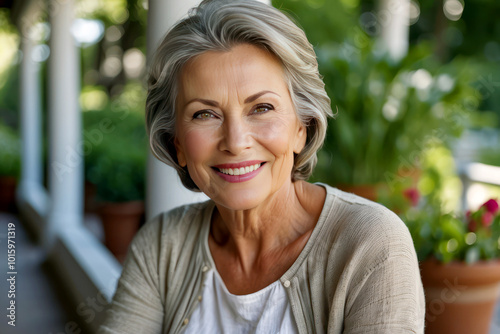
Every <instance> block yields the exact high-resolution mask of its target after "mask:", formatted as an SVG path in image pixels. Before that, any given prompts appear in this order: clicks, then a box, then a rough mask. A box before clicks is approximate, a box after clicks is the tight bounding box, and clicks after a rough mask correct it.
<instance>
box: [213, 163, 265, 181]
mask: <svg viewBox="0 0 500 334" xmlns="http://www.w3.org/2000/svg"><path fill="white" fill-rule="evenodd" d="M264 164H265V161H259V160H252V161H245V162H240V163H232V164H221V165H215V166H212V168H213V169H214V170H215V171H216V172H217V174H219V175H220V176H221V177H222V178H223V179H225V180H226V181H229V182H243V181H246V180H248V179H251V178H253V176H255V175H256V174H257V172H259V171H260V168H261V167H262V165H264Z"/></svg>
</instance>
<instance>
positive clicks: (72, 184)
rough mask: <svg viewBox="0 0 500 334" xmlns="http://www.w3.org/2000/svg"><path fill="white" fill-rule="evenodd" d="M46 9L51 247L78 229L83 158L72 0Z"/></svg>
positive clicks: (48, 241)
mask: <svg viewBox="0 0 500 334" xmlns="http://www.w3.org/2000/svg"><path fill="white" fill-rule="evenodd" d="M49 8H50V24H51V37H50V52H51V54H50V58H49V64H48V65H49V68H48V70H49V71H48V80H49V85H48V88H49V94H48V95H49V96H48V97H49V99H48V102H49V113H48V117H49V119H48V125H49V166H48V168H49V175H48V176H49V180H48V181H49V184H48V185H49V195H50V199H51V204H50V209H49V213H48V219H47V222H46V223H47V226H46V227H45V233H46V235H45V238H44V241H45V242H46V245H47V246H51V244H52V242H53V241H54V239H55V236H56V234H57V233H58V232H59V231H60V230H62V229H64V228H67V227H72V226H75V225H78V224H81V223H82V214H83V159H82V156H83V152H82V142H81V114H80V110H79V106H78V96H79V86H80V69H79V64H78V57H77V49H76V46H75V41H74V40H73V36H72V35H71V26H72V23H73V17H74V14H73V12H74V0H65V1H58V0H52V1H51V5H50V6H49Z"/></svg>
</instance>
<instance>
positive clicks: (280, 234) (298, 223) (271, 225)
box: [211, 181, 324, 272]
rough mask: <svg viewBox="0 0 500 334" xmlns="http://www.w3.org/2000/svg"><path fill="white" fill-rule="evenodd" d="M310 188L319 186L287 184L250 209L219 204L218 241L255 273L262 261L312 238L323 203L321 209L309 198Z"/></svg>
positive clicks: (214, 232)
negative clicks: (228, 207) (310, 235)
mask: <svg viewBox="0 0 500 334" xmlns="http://www.w3.org/2000/svg"><path fill="white" fill-rule="evenodd" d="M310 187H317V186H313V185H310V184H308V183H306V182H304V181H297V182H289V183H286V184H285V185H283V186H282V187H281V188H280V189H279V190H278V191H277V192H275V193H274V194H273V195H272V196H271V198H270V199H269V200H268V201H265V202H264V203H262V204H261V205H259V206H258V207H256V208H253V209H250V210H241V211H235V210H230V209H227V208H225V207H222V206H219V205H217V212H216V213H215V214H214V217H213V224H212V227H211V236H212V238H213V240H214V242H215V243H216V244H217V245H218V246H220V247H223V248H225V249H226V250H227V251H228V252H229V253H230V254H231V255H234V256H235V258H236V260H237V262H238V263H239V264H240V266H241V269H242V270H243V272H251V271H252V270H254V268H255V267H256V266H258V264H259V262H260V260H261V259H265V258H268V257H270V256H276V255H279V254H281V253H282V252H284V251H286V249H287V247H289V246H291V245H293V244H294V243H296V242H300V239H301V237H303V236H304V235H306V234H307V236H309V234H308V232H310V231H312V229H313V228H314V226H315V224H316V221H317V219H318V218H319V213H320V211H321V207H322V203H323V201H319V206H318V201H315V199H317V196H309V195H311V194H310V190H311V188H310ZM321 189H322V188H321ZM323 192H324V190H323ZM318 207H319V210H318ZM306 241H307V238H306ZM304 244H305V242H304Z"/></svg>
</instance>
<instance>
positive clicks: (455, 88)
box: [314, 40, 479, 185]
mask: <svg viewBox="0 0 500 334" xmlns="http://www.w3.org/2000/svg"><path fill="white" fill-rule="evenodd" d="M358 44H359V43H358ZM365 44H366V45H364V46H363V47H354V46H353V45H356V44H355V43H354V42H352V43H350V42H348V41H347V42H345V43H343V44H336V45H330V46H322V47H320V48H318V50H317V54H318V60H319V64H320V72H321V73H322V74H323V75H324V81H325V84H326V90H327V92H328V94H329V96H330V97H331V99H332V109H333V110H338V115H337V117H336V119H334V120H331V121H330V124H329V128H328V133H327V138H326V141H325V145H324V147H323V149H322V150H321V151H320V152H319V157H318V158H319V159H318V167H317V169H316V171H315V174H314V178H315V179H318V180H323V181H326V182H328V183H330V184H334V185H335V184H377V183H380V182H387V181H388V180H387V178H388V175H390V174H391V173H392V174H396V173H397V170H398V167H399V166H400V165H401V163H402V162H404V163H406V162H408V163H410V164H412V163H414V161H412V154H413V153H415V152H416V151H419V150H420V149H421V148H420V147H421V146H422V145H424V143H425V142H426V140H427V139H428V138H429V137H431V136H433V137H438V138H439V140H441V141H442V142H445V143H446V142H448V141H449V139H450V138H453V137H457V136H459V135H460V134H461V132H462V130H463V128H464V127H465V125H466V124H467V121H468V119H469V116H470V114H471V113H474V112H475V111H476V108H477V106H478V105H479V95H478V94H476V91H475V89H474V88H473V87H472V86H471V85H470V82H471V81H472V79H473V78H474V74H473V73H472V72H471V71H468V70H464V68H467V62H466V61H464V60H461V59H455V60H454V61H452V62H450V63H449V64H446V65H442V64H440V63H439V62H438V61H436V60H435V59H434V58H433V56H432V52H431V50H430V48H429V47H428V46H426V45H419V46H416V47H414V48H413V49H411V50H410V52H409V54H408V56H407V57H406V58H405V59H403V60H402V61H401V62H397V63H394V62H391V61H389V60H388V59H387V58H385V57H384V56H383V55H380V54H378V53H377V52H375V51H374V48H372V46H371V43H370V42H369V40H367V41H366V43H365Z"/></svg>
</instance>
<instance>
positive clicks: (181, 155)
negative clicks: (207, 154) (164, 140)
mask: <svg viewBox="0 0 500 334" xmlns="http://www.w3.org/2000/svg"><path fill="white" fill-rule="evenodd" d="M174 145H175V151H176V153H177V162H178V163H179V165H180V166H181V167H186V165H187V163H186V157H185V155H184V151H183V150H182V148H181V145H180V144H179V141H178V140H177V138H175V139H174Z"/></svg>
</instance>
